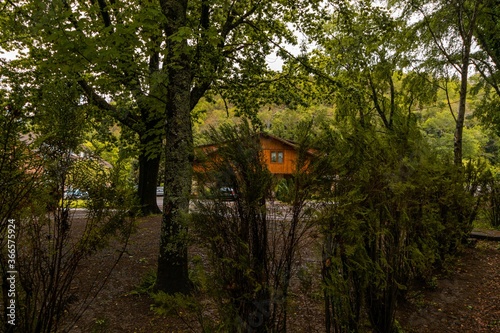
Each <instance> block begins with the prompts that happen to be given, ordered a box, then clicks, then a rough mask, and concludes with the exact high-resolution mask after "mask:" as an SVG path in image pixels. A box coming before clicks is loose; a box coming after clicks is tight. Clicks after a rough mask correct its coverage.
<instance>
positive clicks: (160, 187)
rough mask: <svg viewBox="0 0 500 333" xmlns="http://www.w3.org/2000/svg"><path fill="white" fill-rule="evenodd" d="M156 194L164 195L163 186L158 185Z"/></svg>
mask: <svg viewBox="0 0 500 333" xmlns="http://www.w3.org/2000/svg"><path fill="white" fill-rule="evenodd" d="M156 195H157V196H159V197H162V196H164V195H165V193H164V189H163V186H156Z"/></svg>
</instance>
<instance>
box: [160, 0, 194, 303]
mask: <svg viewBox="0 0 500 333" xmlns="http://www.w3.org/2000/svg"><path fill="white" fill-rule="evenodd" d="M160 3H161V7H162V12H163V14H164V15H165V16H166V18H167V20H168V21H167V23H166V25H165V33H166V35H167V36H173V35H175V34H176V33H178V31H179V29H180V28H181V27H183V26H185V24H186V12H187V1H186V0H162V1H161V2H160ZM167 51H168V59H167V61H166V64H165V65H166V66H165V68H166V70H167V73H168V87H167V105H166V120H167V128H166V145H165V196H164V199H163V219H162V226H161V235H160V255H159V257H158V271H157V280H156V289H157V290H161V291H164V292H166V293H169V294H174V293H183V294H186V293H188V292H189V291H190V289H191V284H190V281H189V276H188V257H187V239H186V237H187V225H186V224H187V223H186V222H187V218H188V213H189V195H190V193H191V178H192V173H193V171H192V162H193V158H194V153H193V132H192V127H191V107H190V101H191V82H192V75H191V67H190V58H189V46H188V43H187V40H186V39H182V40H173V39H169V40H168V41H167Z"/></svg>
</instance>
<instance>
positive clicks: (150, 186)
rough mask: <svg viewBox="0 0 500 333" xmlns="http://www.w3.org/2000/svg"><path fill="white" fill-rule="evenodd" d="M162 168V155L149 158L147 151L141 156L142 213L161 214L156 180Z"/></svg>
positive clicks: (140, 188)
mask: <svg viewBox="0 0 500 333" xmlns="http://www.w3.org/2000/svg"><path fill="white" fill-rule="evenodd" d="M159 168H160V157H159V156H158V157H155V158H148V157H147V156H146V154H145V153H141V155H140V156H139V188H138V190H137V194H138V196H139V205H140V213H141V215H150V214H161V210H160V208H158V204H157V203H156V182H157V180H158V170H159Z"/></svg>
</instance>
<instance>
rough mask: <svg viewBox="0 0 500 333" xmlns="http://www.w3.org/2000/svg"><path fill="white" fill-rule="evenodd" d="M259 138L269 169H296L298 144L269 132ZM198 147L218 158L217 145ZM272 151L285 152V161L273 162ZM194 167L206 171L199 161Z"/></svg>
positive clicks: (284, 171)
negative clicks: (271, 134)
mask: <svg viewBox="0 0 500 333" xmlns="http://www.w3.org/2000/svg"><path fill="white" fill-rule="evenodd" d="M259 138H260V144H261V146H262V153H263V156H264V162H265V163H266V165H267V168H268V169H269V171H271V173H273V174H279V175H291V174H292V173H293V172H294V171H295V163H296V161H297V151H296V149H295V147H296V146H295V145H294V144H293V143H291V142H288V141H286V140H283V139H280V138H277V137H273V136H270V135H267V134H261V135H260V136H259ZM198 148H199V149H202V150H203V151H205V153H208V154H210V155H211V158H217V146H215V145H205V146H202V147H198ZM272 152H276V153H278V152H283V163H280V162H278V161H276V162H271V153H272ZM193 167H194V169H195V171H197V172H200V171H202V172H203V171H204V170H203V169H204V168H203V167H202V166H201V165H200V164H199V163H197V162H195V163H194V165H193Z"/></svg>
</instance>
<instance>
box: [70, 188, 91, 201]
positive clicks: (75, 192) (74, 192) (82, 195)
mask: <svg viewBox="0 0 500 333" xmlns="http://www.w3.org/2000/svg"><path fill="white" fill-rule="evenodd" d="M88 198H89V193H88V192H86V191H82V190H80V189H68V190H67V191H65V192H64V199H72V200H79V199H88Z"/></svg>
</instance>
